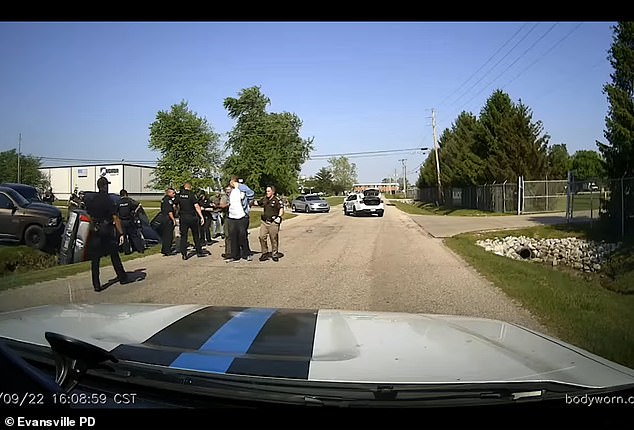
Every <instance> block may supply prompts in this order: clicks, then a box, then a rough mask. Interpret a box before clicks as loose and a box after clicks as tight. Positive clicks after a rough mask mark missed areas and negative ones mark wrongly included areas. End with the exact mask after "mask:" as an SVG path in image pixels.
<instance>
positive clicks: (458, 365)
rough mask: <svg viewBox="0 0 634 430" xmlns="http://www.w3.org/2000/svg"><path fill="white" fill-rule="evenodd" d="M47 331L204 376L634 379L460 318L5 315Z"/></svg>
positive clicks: (5, 331)
mask: <svg viewBox="0 0 634 430" xmlns="http://www.w3.org/2000/svg"><path fill="white" fill-rule="evenodd" d="M46 331H52V332H56V333H60V334H64V335H67V336H71V337H74V338H77V339H80V340H83V341H85V342H89V343H91V344H94V345H97V346H99V347H101V348H104V349H106V350H108V351H110V352H112V353H113V354H114V355H115V357H117V358H118V359H119V360H120V362H124V363H127V365H134V364H137V365H143V366H148V365H150V366H160V367H161V368H163V369H171V370H175V371H183V370H184V371H188V372H195V373H197V374H210V373H211V374H226V375H250V376H262V377H273V378H292V379H300V380H309V381H327V382H328V381H331V382H357V383H365V382H371V383H391V384H394V383H420V384H427V383H434V384H456V383H487V382H527V381H533V382H544V381H550V382H560V383H564V384H573V385H577V386H582V387H591V388H606V387H615V386H620V385H625V384H632V383H634V370H632V369H629V368H627V367H625V366H621V365H619V364H617V363H614V362H611V361H609V360H606V359H604V358H601V357H599V356H597V355H594V354H592V353H590V352H588V351H585V350H583V349H580V348H577V347H575V346H572V345H569V344H567V343H564V342H562V341H560V340H557V339H555V338H553V337H550V336H546V335H544V334H541V333H538V332H535V331H532V330H529V329H527V328H524V327H521V326H518V325H515V324H510V323H506V322H502V321H497V320H491V319H482V318H472V317H462V316H451V315H428V314H410V313H393V312H361V311H343V310H332V309H321V310H298V309H268V308H240V307H216V306H204V305H154V304H131V305H110V304H99V305H66V306H54V305H49V306H42V307H36V308H30V309H25V310H20V311H12V312H4V313H0V340H6V341H7V343H8V344H9V345H13V346H16V345H17V346H19V348H18V349H19V350H21V351H25V350H29V349H31V350H32V351H39V352H40V353H42V351H46V350H48V343H47V341H46V339H45V336H44V333H45V332H46ZM164 371H165V370H164Z"/></svg>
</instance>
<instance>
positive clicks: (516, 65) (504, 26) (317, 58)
mask: <svg viewBox="0 0 634 430" xmlns="http://www.w3.org/2000/svg"><path fill="white" fill-rule="evenodd" d="M613 24H614V23H612V22H174V23H170V22H109V23H100V22H86V23H82V22H15V23H13V22H2V23H0V63H1V64H2V66H1V67H0V82H1V83H2V91H0V150H2V151H5V150H8V149H11V148H17V146H18V136H19V134H20V133H21V135H22V140H21V148H22V152H23V153H25V154H31V155H35V156H39V157H52V158H75V159H90V160H94V162H95V163H99V160H103V159H125V160H130V162H141V161H153V160H154V161H155V160H156V157H157V155H158V154H157V153H155V152H153V151H151V150H149V148H148V139H149V126H150V124H151V123H152V122H153V121H154V120H155V118H156V114H157V112H158V111H161V110H169V108H170V106H171V105H173V104H175V103H179V102H180V101H181V100H186V101H187V102H188V104H189V107H190V108H191V109H192V110H193V111H194V112H196V113H197V114H198V115H200V116H202V117H205V118H206V119H207V120H208V122H209V123H210V124H211V126H212V127H213V129H214V130H215V131H216V132H218V133H226V132H228V131H229V130H230V129H231V128H232V127H233V125H234V122H233V121H232V120H231V119H229V118H228V116H227V112H226V111H225V109H224V108H223V106H222V104H223V100H224V99H225V98H226V97H237V96H238V93H239V91H240V90H242V89H244V88H248V87H251V86H254V85H257V86H260V87H261V91H262V92H263V93H264V94H265V95H266V96H267V97H269V98H270V100H271V104H270V105H269V106H268V111H269V112H282V111H287V112H293V113H295V114H297V115H298V116H299V117H300V118H301V119H302V121H303V128H302V130H301V135H302V137H304V138H309V137H314V142H315V145H314V147H315V148H314V151H313V155H315V156H319V155H328V154H341V153H352V152H364V151H375V150H376V151H381V150H391V149H395V150H396V149H409V148H419V147H432V146H433V133H432V126H431V124H432V121H431V116H432V109H434V110H435V112H436V125H437V127H436V135H437V136H440V134H441V133H442V131H443V130H444V129H445V128H447V127H450V126H451V125H452V123H453V122H454V120H455V119H456V117H457V116H458V114H459V113H460V112H461V111H463V110H465V111H469V112H472V113H474V114H476V115H477V114H478V113H479V111H480V109H481V108H482V106H483V105H484V103H485V101H486V99H487V98H488V97H489V96H490V95H491V93H492V92H493V91H494V90H496V89H501V90H503V91H505V92H506V93H507V94H509V96H510V97H511V99H512V100H513V101H514V102H518V101H519V100H520V99H521V100H522V102H523V103H524V104H526V105H527V106H528V107H529V108H530V109H531V110H532V112H533V120H534V121H537V120H539V121H541V122H542V123H543V126H544V132H545V133H547V134H548V135H550V136H551V139H550V143H551V144H557V143H565V144H566V145H567V147H568V151H569V153H571V154H572V153H574V151H576V150H579V149H593V150H595V149H596V145H595V141H596V140H604V138H603V130H604V128H605V116H606V113H607V109H608V104H607V99H606V96H605V94H603V85H605V84H606V83H608V82H610V73H611V72H612V71H613V70H612V67H611V65H610V63H609V61H608V59H607V57H608V50H609V49H610V46H611V43H612V35H613V33H612V28H611V26H612V25H613ZM427 154H428V153H427V152H424V151H415V152H403V153H398V154H393V155H389V156H386V155H384V156H375V157H367V156H366V157H360V158H354V157H351V158H350V161H352V162H354V163H356V165H357V170H358V179H359V181H361V182H370V181H380V180H381V179H382V178H384V177H389V176H394V172H395V171H397V173H399V174H400V172H401V171H402V163H401V162H400V161H399V160H400V159H407V162H406V166H407V171H408V179H409V180H410V181H415V180H416V178H417V177H418V169H417V167H418V166H420V164H421V163H422V162H423V161H424V159H425V158H426V157H427ZM43 164H44V165H46V166H52V165H57V162H55V161H53V160H51V159H47V158H44V159H43ZM63 164H66V165H71V164H81V163H79V162H68V161H66V162H64V163H63ZM326 165H327V163H326V161H325V160H324V159H321V160H317V159H315V160H310V161H308V162H307V163H306V164H305V165H304V166H303V169H302V173H303V174H306V175H312V174H314V173H315V172H316V171H317V170H319V168H321V167H325V166H326Z"/></svg>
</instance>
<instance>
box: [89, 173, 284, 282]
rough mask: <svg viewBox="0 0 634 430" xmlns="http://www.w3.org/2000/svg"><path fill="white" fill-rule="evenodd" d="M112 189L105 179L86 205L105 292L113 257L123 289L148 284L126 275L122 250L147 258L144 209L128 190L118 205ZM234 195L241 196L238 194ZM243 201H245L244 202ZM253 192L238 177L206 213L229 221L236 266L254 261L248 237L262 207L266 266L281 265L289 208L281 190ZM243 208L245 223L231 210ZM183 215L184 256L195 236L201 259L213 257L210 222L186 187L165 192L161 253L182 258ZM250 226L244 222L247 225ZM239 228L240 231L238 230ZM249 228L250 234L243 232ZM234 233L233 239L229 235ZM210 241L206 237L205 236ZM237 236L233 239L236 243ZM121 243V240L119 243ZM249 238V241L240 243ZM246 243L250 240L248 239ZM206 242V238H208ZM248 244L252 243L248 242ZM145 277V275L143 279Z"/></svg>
mask: <svg viewBox="0 0 634 430" xmlns="http://www.w3.org/2000/svg"><path fill="white" fill-rule="evenodd" d="M108 184H110V182H109V181H108V180H107V179H106V178H105V177H101V178H99V179H98V180H97V187H98V189H99V192H98V193H97V195H96V196H95V197H94V198H91V199H90V200H88V201H87V202H83V199H82V202H81V204H82V205H83V206H85V209H86V211H87V212H88V214H89V215H90V217H91V231H92V234H93V235H92V239H91V240H90V242H89V246H88V253H89V257H90V260H91V273H92V283H93V287H94V290H95V291H97V292H99V291H103V290H104V289H105V288H107V286H104V285H102V284H101V282H100V278H99V262H100V259H101V257H104V256H109V257H110V260H111V262H112V265H113V268H114V270H115V272H116V273H117V279H118V281H119V282H120V283H121V284H127V283H130V282H134V281H136V280H140V279H143V278H144V276H135V274H134V273H128V272H126V271H125V269H124V267H123V264H122V262H121V257H120V256H119V249H118V247H122V246H123V247H124V252H125V253H126V254H130V253H132V252H133V251H137V252H140V253H142V252H143V251H144V244H143V241H142V239H141V237H140V234H139V230H140V225H139V221H138V212H139V210H140V209H141V207H142V205H141V204H140V203H138V202H136V201H135V200H134V199H132V198H130V196H128V193H127V191H126V190H121V191H120V193H119V195H120V197H121V198H120V200H119V202H118V203H117V204H115V203H114V202H113V200H112V199H111V198H110V196H109V195H108ZM232 193H238V194H234V195H233V199H232V198H231V197H232ZM238 196H239V197H238ZM253 196H254V193H253V191H252V190H251V189H250V188H248V187H247V186H246V185H244V184H243V183H242V182H240V183H238V180H237V178H235V177H232V180H231V182H230V185H229V186H227V188H226V189H225V196H222V197H221V198H220V199H218V200H217V201H215V202H213V203H209V205H206V204H204V206H207V207H206V209H211V210H212V211H217V212H219V216H223V217H224V218H225V221H226V222H225V223H224V231H223V235H224V237H225V253H224V254H223V257H224V258H225V259H226V260H227V262H230V261H239V260H240V258H239V257H238V256H239V255H241V256H242V257H243V258H244V259H247V260H249V261H251V259H252V258H251V251H250V249H249V245H248V239H247V238H246V235H247V230H248V225H249V222H248V220H249V207H250V206H251V205H256V206H261V207H262V208H263V212H262V215H261V225H260V234H259V240H260V245H261V248H262V255H261V256H260V261H265V260H268V259H269V258H272V260H273V261H279V254H278V246H279V240H278V236H279V229H280V224H281V222H282V217H283V215H284V203H283V202H282V200H281V199H280V198H279V197H277V196H276V195H275V187H274V186H268V187H267V188H266V195H265V196H264V197H263V198H261V199H259V200H255V199H254V198H253ZM232 200H233V201H234V202H237V203H234V204H236V205H238V208H239V211H238V212H237V213H239V214H240V218H239V219H237V218H236V219H232V217H231V215H232V214H235V213H236V208H233V211H230V206H231V201H232ZM176 213H178V219H179V227H180V243H179V251H180V254H181V257H182V259H183V260H186V259H187V258H188V254H187V246H188V243H187V241H188V234H189V231H191V232H192V238H193V240H194V248H195V250H196V255H197V256H198V257H204V256H207V255H209V253H208V252H206V251H203V249H202V246H201V227H202V226H204V225H205V222H206V220H205V217H204V215H203V209H202V208H201V204H200V202H199V199H197V198H196V196H195V194H194V193H193V192H192V189H191V184H190V183H185V184H184V185H183V187H182V188H181V190H180V191H179V193H178V194H177V193H176V191H175V190H174V189H173V188H168V189H166V190H165V195H164V196H163V198H162V200H161V212H160V216H161V223H160V226H161V228H160V229H161V230H162V231H161V238H162V244H161V253H162V254H163V255H164V256H170V255H174V254H176V252H174V250H173V249H172V243H173V240H174V226H175V224H176V216H175V214H176ZM230 221H231V222H230ZM243 221H244V222H243ZM236 228H239V230H236ZM242 229H244V232H242V231H241V230H242ZM229 233H231V234H229ZM203 237H204V236H203ZM231 237H233V238H234V239H233V242H234V243H233V244H232V240H231ZM117 238H118V239H117ZM238 238H244V239H238ZM268 238H270V240H271V248H272V249H271V252H270V253H269V251H268V245H267V239H268ZM245 239H246V240H245ZM205 241H206V239H205ZM245 242H246V243H245ZM143 275H144V274H143Z"/></svg>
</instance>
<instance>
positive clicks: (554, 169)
mask: <svg viewBox="0 0 634 430" xmlns="http://www.w3.org/2000/svg"><path fill="white" fill-rule="evenodd" d="M571 168H572V158H571V157H570V155H569V154H568V149H567V148H566V144H564V143H560V144H557V145H552V146H550V147H549V148H548V168H547V174H548V179H566V178H567V177H568V171H569V170H570V169H571Z"/></svg>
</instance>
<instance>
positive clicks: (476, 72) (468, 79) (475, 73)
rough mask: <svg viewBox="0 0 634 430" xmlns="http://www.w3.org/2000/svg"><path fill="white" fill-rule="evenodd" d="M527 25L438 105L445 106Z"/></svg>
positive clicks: (520, 29) (519, 30) (518, 31)
mask: <svg viewBox="0 0 634 430" xmlns="http://www.w3.org/2000/svg"><path fill="white" fill-rule="evenodd" d="M527 25H528V23H524V25H522V26H521V27H520V28H519V29H518V30H517V31H516V32H515V33H514V34H513V35H512V36H511V37H510V38H509V39H507V41H506V42H504V44H502V46H500V47H499V48H498V49H497V51H495V52H494V53H493V55H491V56H490V57H489V59H488V60H486V61H485V62H484V64H482V65H481V66H480V67H479V68H478V70H476V71H475V72H473V73H472V74H471V76H469V77H468V78H467V79H466V80H465V81H464V82H463V83H462V84H460V85H459V86H458V88H456V89H455V90H453V91H452V92H451V93H449V95H447V96H446V97H444V98H443V100H442V102H441V103H440V105H441V106H442V105H443V104H445V103H446V102H447V100H448V99H449V98H450V97H452V96H453V95H454V94H455V93H457V92H458V91H460V89H461V88H462V87H463V86H464V85H465V84H466V83H467V82H469V81H470V80H471V78H473V77H474V76H475V75H477V74H478V72H479V71H480V70H482V69H483V68H484V66H486V65H487V64H489V62H490V61H491V60H492V59H493V57H495V56H496V55H497V54H498V52H500V51H501V50H502V49H503V48H504V47H505V46H506V45H507V44H508V43H509V42H510V41H511V40H513V39H514V38H515V36H517V35H518V34H519V33H520V32H521V31H522V29H523V28H524V27H526V26H527ZM456 101H457V100H456Z"/></svg>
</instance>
